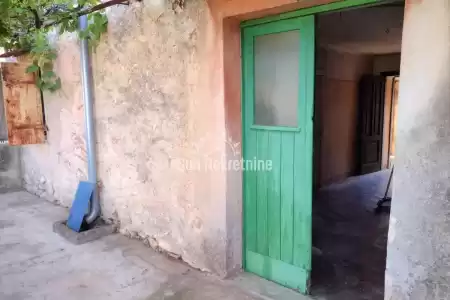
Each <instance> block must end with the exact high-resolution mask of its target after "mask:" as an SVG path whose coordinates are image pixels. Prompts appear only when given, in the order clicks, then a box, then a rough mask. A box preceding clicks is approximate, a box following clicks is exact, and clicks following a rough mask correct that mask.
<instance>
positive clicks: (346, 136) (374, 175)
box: [311, 1, 404, 299]
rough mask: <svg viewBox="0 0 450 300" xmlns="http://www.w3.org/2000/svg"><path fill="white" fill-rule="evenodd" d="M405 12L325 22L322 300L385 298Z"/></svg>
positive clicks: (318, 121) (319, 75)
mask: <svg viewBox="0 0 450 300" xmlns="http://www.w3.org/2000/svg"><path fill="white" fill-rule="evenodd" d="M403 12H404V2H403V1H394V2H390V3H389V4H386V5H380V6H371V7H364V8H359V9H352V10H346V11H339V12H334V13H329V14H323V15H320V16H318V18H317V35H316V39H317V50H316V79H315V80H316V93H315V116H314V119H315V122H314V127H315V128H314V201H313V267H312V270H313V272H312V279H311V283H312V293H313V295H319V296H320V295H321V294H327V297H330V295H334V296H333V297H334V298H333V299H383V292H384V272H385V266H386V241H387V232H388V227H389V205H390V200H391V198H390V197H391V191H390V186H391V184H390V183H391V182H392V180H391V179H392V176H391V175H392V174H393V169H394V164H395V124H396V122H395V120H396V114H397V109H396V108H397V100H398V85H399V82H400V80H401V77H400V57H401V53H400V52H401V35H402V22H403ZM383 199H384V200H385V201H381V200H383ZM394 201H395V200H394Z"/></svg>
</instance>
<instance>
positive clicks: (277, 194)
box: [243, 16, 315, 293]
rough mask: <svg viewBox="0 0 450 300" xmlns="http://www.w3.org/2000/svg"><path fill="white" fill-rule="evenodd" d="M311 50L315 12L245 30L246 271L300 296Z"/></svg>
mask: <svg viewBox="0 0 450 300" xmlns="http://www.w3.org/2000/svg"><path fill="white" fill-rule="evenodd" d="M314 48H315V46H314V16H306V17H301V18H294V19H288V20H283V21H275V22H271V23H266V24H262V25H256V26H252V27H246V28H244V29H243V85H244V87H243V97H244V99H243V126H244V128H243V129H244V130H243V131H244V141H243V142H244V143H243V144H244V159H245V161H246V162H254V164H253V166H252V165H250V164H249V165H246V169H245V171H244V191H245V192H244V268H245V270H247V271H249V272H252V273H255V274H257V275H259V276H262V277H264V278H266V279H269V280H272V281H275V282H277V283H280V284H282V285H284V286H287V287H290V288H293V289H297V290H299V291H301V292H303V293H307V291H308V286H309V276H310V271H311V210H312V160H313V151H312V150H313V149H312V143H313V121H312V117H313V103H314ZM260 163H261V164H260ZM269 165H270V168H268V167H267V166H269ZM249 166H250V167H249ZM262 166H266V167H267V168H265V169H264V168H262Z"/></svg>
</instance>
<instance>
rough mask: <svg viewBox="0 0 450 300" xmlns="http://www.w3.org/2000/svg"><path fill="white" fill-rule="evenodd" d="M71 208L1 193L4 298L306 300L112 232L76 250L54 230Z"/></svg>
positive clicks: (0, 285)
mask: <svg viewBox="0 0 450 300" xmlns="http://www.w3.org/2000/svg"><path fill="white" fill-rule="evenodd" d="M67 215H68V213H67V210H66V209H64V208H61V207H58V206H55V205H53V204H51V203H49V202H46V201H44V200H42V199H39V198H37V197H36V196H33V195H31V194H29V193H27V192H23V191H20V192H10V193H5V194H1V195H0V299H1V300H21V299H39V300H41V299H46V300H60V299H65V300H70V299H77V300H78V299H83V300H90V299H95V300H101V299H120V300H127V299H146V300H162V299H167V300H209V299H211V300H213V299H214V300H217V299H225V300H259V299H264V300H270V299H283V300H305V299H309V298H306V297H304V296H301V295H300V294H298V293H295V292H294V291H292V290H289V289H285V288H282V287H280V286H278V285H276V284H274V283H271V282H268V281H265V280H262V279H260V278H258V277H256V276H252V275H249V274H241V275H239V276H237V277H236V278H234V279H231V280H220V279H218V278H216V277H214V276H212V275H208V274H205V273H201V272H198V271H196V270H193V269H191V268H189V267H188V266H186V265H185V264H183V263H181V262H179V261H173V260H170V259H168V258H166V257H165V256H163V255H161V254H159V253H156V252H154V251H152V250H151V249H149V248H147V247H146V246H144V244H143V243H141V242H139V241H135V240H130V239H128V238H126V237H124V236H122V235H119V234H114V235H111V236H108V237H105V238H102V239H100V240H97V241H95V242H92V243H89V244H85V245H80V246H75V245H72V244H69V243H68V242H67V241H66V240H64V239H63V238H61V237H60V236H58V235H57V234H55V233H53V232H52V225H53V223H54V222H55V221H59V220H63V219H65V218H66V217H67Z"/></svg>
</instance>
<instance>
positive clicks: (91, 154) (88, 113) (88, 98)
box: [79, 16, 100, 224]
mask: <svg viewBox="0 0 450 300" xmlns="http://www.w3.org/2000/svg"><path fill="white" fill-rule="evenodd" d="M79 26H80V30H81V31H83V30H86V28H87V26H88V20H87V16H81V17H80V18H79ZM80 52H81V79H82V84H83V99H84V115H85V125H86V148H87V158H88V181H89V182H93V183H94V184H95V187H94V191H93V194H92V198H91V203H90V210H89V213H88V214H87V215H86V217H85V220H86V222H87V223H88V224H91V223H92V222H94V221H95V219H97V217H98V216H99V215H100V201H99V199H98V190H97V157H96V147H95V129H94V113H93V110H94V103H93V100H94V97H93V89H92V69H91V60H90V55H89V44H88V40H87V39H86V38H82V39H80Z"/></svg>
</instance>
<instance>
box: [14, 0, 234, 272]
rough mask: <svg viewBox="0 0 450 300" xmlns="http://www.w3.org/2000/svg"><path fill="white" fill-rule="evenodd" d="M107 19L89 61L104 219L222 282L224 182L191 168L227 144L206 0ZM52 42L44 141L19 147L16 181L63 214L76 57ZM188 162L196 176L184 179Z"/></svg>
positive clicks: (70, 166) (67, 202) (80, 131)
mask: <svg viewBox="0 0 450 300" xmlns="http://www.w3.org/2000/svg"><path fill="white" fill-rule="evenodd" d="M108 16H109V21H110V23H109V29H108V34H106V35H105V36H104V38H103V40H102V42H101V43H100V45H99V47H98V48H97V50H96V52H95V53H94V54H93V71H94V85H95V126H96V134H97V152H98V173H99V186H100V199H101V204H102V213H103V216H104V218H106V219H111V220H113V221H115V222H117V223H120V231H121V232H122V233H124V234H127V235H129V236H132V237H135V238H140V239H143V240H145V242H146V243H148V244H149V245H151V246H152V247H154V248H160V249H163V250H164V251H168V252H171V253H174V255H176V256H179V257H181V258H182V259H183V260H185V261H187V262H188V263H190V264H191V265H193V266H195V267H198V268H201V269H205V270H210V271H213V272H216V273H219V274H225V273H226V269H227V267H226V263H227V262H226V259H227V254H226V251H227V250H226V239H227V233H226V220H225V214H226V212H225V211H226V208H225V205H226V203H225V196H226V191H225V180H226V172H224V171H221V170H217V171H209V170H206V169H204V168H202V167H203V166H205V164H204V163H203V162H205V161H207V160H209V159H220V158H221V157H222V156H223V155H222V154H225V147H226V145H227V143H226V141H227V139H226V133H225V126H224V115H223V114H224V111H223V110H224V108H223V98H221V97H220V95H221V93H220V90H217V89H213V88H212V87H213V86H214V85H215V84H216V83H215V81H216V82H217V80H220V78H219V77H217V78H215V77H213V76H211V74H212V71H211V70H213V69H214V66H213V65H211V64H210V63H209V62H208V59H209V57H210V54H211V51H213V50H214V46H215V45H214V38H213V37H214V34H215V30H214V28H213V25H212V23H211V19H210V15H209V13H208V8H207V6H206V2H205V1H202V0H198V1H197V0H196V1H189V2H187V3H186V7H185V9H181V8H180V7H177V8H176V9H173V7H172V5H171V4H170V3H168V2H167V3H166V2H164V1H144V2H141V3H133V4H132V5H131V6H130V7H124V6H120V7H114V8H111V9H109V10H108ZM55 43H56V45H57V47H58V50H59V51H58V53H59V56H58V60H57V64H56V68H57V73H58V74H59V75H60V76H61V79H62V86H63V88H62V90H60V91H58V92H57V93H55V94H50V93H46V94H45V96H44V106H45V115H46V120H47V125H48V128H49V131H48V142H47V143H46V144H45V145H33V146H26V147H23V158H22V161H23V173H24V181H25V183H26V184H25V187H26V189H27V190H29V191H31V192H33V193H35V194H38V195H40V196H42V197H45V198H47V199H49V200H51V201H55V202H58V203H60V204H62V205H64V206H67V207H69V206H71V203H72V199H73V196H74V193H75V190H76V187H77V184H78V182H79V181H80V180H85V179H86V177H87V170H86V147H85V139H84V112H83V99H82V87H81V82H80V72H79V70H80V61H79V59H80V58H79V51H78V44H77V42H76V39H75V38H73V37H71V36H66V37H64V38H63V39H61V40H60V41H56V42H55ZM187 161H192V162H194V163H195V164H197V163H198V164H200V166H201V167H200V169H198V170H191V171H190V170H187V169H186V166H188V164H186V162H187Z"/></svg>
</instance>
